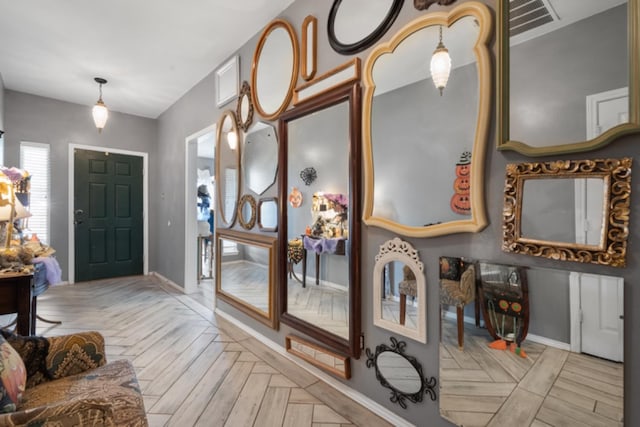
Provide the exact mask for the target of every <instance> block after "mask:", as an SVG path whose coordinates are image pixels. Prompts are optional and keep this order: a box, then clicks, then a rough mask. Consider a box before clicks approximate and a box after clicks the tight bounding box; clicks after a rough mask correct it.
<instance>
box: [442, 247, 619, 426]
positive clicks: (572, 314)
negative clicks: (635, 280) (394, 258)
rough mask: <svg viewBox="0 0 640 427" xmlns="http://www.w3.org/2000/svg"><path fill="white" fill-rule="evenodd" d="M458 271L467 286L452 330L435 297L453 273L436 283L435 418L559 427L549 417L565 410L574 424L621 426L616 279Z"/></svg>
mask: <svg viewBox="0 0 640 427" xmlns="http://www.w3.org/2000/svg"><path fill="white" fill-rule="evenodd" d="M448 258H450V257H448ZM450 259H452V258H450ZM465 262H466V263H467V264H469V263H470V264H471V265H474V266H475V268H476V269H477V275H476V276H475V277H477V280H474V284H475V285H476V293H475V297H474V298H473V299H471V300H469V299H467V300H466V301H465V304H464V305H463V307H464V309H463V318H462V320H463V321H462V322H457V318H456V312H455V303H453V302H452V301H451V300H449V299H447V298H445V297H443V293H445V294H446V292H445V289H444V287H445V286H448V287H449V289H451V288H452V286H453V284H455V283H454V282H455V281H456V280H458V281H459V279H460V274H457V277H458V279H451V280H449V281H447V280H443V279H441V303H442V304H441V310H442V318H441V319H442V322H441V342H440V387H441V388H440V390H441V393H440V397H439V399H440V413H441V415H442V416H443V417H445V418H446V419H448V420H449V421H451V422H453V423H455V424H457V425H478V426H484V425H489V426H500V425H531V423H532V422H533V421H534V420H538V421H542V422H545V423H547V424H549V425H563V422H562V420H566V419H565V418H562V417H563V416H561V415H560V413H563V410H560V411H559V412H557V413H556V412H554V410H553V408H560V406H563V405H565V404H564V403H563V401H569V402H572V405H574V406H572V408H574V409H573V410H572V411H573V412H572V413H573V417H575V419H574V422H576V421H575V420H580V419H582V420H590V422H597V423H598V425H611V426H620V425H622V417H623V401H624V393H623V390H624V380H623V372H624V365H623V316H624V312H623V287H624V283H623V279H622V278H620V277H612V276H604V275H597V274H590V273H579V272H572V271H563V270H553V269H546V268H538V267H528V268H525V267H518V266H511V265H503V264H496V263H491V262H474V261H471V260H465ZM459 265H460V264H459ZM458 273H459V272H458ZM452 277H453V276H452ZM449 282H452V283H449ZM525 284H527V285H528V286H526V287H524V286H523V285H525ZM458 285H460V283H458ZM459 287H460V286H459ZM468 295H471V292H469V293H468ZM476 302H478V304H475V303H476ZM518 304H522V305H521V306H519V305H518ZM479 305H482V306H483V307H482V310H481V311H482V313H483V314H482V316H481V318H482V321H480V319H478V318H477V317H476V316H475V314H476V313H474V311H475V310H477V309H478V308H479ZM525 305H526V307H525ZM525 308H526V309H527V312H528V313H527V317H528V324H527V325H526V326H525V324H524V323H523V318H522V317H518V316H519V314H521V313H523V312H524V310H525ZM489 323H491V325H489ZM460 326H462V328H460ZM489 326H491V328H490V327H489ZM490 330H492V331H493V333H490ZM460 333H462V334H463V336H462V337H460V335H459V334H460ZM496 334H497V335H498V336H496ZM518 337H519V338H518ZM496 338H498V339H496ZM501 339H502V341H503V345H497V343H498V342H500V341H501ZM461 343H462V344H463V345H461ZM558 417H559V418H558ZM582 425H586V421H585V423H584V424H582Z"/></svg>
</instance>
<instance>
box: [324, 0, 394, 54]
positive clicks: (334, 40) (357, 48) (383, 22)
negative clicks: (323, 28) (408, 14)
mask: <svg viewBox="0 0 640 427" xmlns="http://www.w3.org/2000/svg"><path fill="white" fill-rule="evenodd" d="M403 3H404V0H378V1H374V2H372V1H369V0H349V1H345V2H343V1H342V0H334V2H333V6H331V11H330V12H329V21H328V24H327V32H328V34H329V44H330V45H331V47H332V48H333V50H335V51H336V52H338V53H341V54H343V55H352V54H354V53H358V52H361V51H363V50H365V49H366V48H368V47H370V46H373V44H375V42H376V41H378V40H379V39H380V37H382V36H383V35H384V34H385V33H386V32H387V30H389V28H390V27H391V25H392V24H393V22H394V21H395V20H396V18H397V17H398V14H399V13H400V9H402V4H403Z"/></svg>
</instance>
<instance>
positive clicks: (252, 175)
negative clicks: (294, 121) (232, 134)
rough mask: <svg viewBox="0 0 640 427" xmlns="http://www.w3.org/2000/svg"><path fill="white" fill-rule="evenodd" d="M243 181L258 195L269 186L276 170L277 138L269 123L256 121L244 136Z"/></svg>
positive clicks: (273, 179) (272, 181)
mask: <svg viewBox="0 0 640 427" xmlns="http://www.w3.org/2000/svg"><path fill="white" fill-rule="evenodd" d="M242 170H243V174H244V181H245V184H246V185H247V188H249V189H250V190H251V191H253V192H254V193H256V194H258V195H260V194H262V193H264V192H265V191H266V190H267V188H269V187H271V185H273V183H274V182H275V180H276V173H277V172H278V139H277V138H276V129H275V128H274V127H273V126H271V125H270V124H267V123H263V122H257V123H256V124H255V125H253V126H252V127H251V129H249V132H247V133H246V134H245V136H244V147H243V154H242Z"/></svg>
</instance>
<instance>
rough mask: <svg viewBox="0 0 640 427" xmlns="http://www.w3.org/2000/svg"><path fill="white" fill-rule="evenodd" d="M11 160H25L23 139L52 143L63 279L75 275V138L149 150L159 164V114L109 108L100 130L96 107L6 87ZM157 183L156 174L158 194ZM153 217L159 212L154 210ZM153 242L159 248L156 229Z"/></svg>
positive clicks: (54, 218)
mask: <svg viewBox="0 0 640 427" xmlns="http://www.w3.org/2000/svg"><path fill="white" fill-rule="evenodd" d="M5 103H6V104H5V123H6V129H5V131H6V132H7V133H6V135H5V164H6V165H8V166H19V164H20V142H21V141H29V142H40V143H45V144H49V147H50V156H51V204H50V209H51V223H50V229H51V242H47V243H49V244H50V245H51V246H52V247H53V248H55V249H56V257H57V258H58V262H59V263H60V266H61V267H62V279H63V280H67V278H68V277H69V271H68V268H69V267H68V266H69V254H68V232H69V227H68V218H69V209H68V204H69V199H68V197H69V191H68V189H69V188H68V186H69V184H68V182H69V144H82V145H91V146H99V147H110V148H117V149H122V150H129V151H138V152H145V153H149V165H150V169H152V170H153V168H154V167H153V166H152V165H154V164H155V162H156V161H155V151H156V144H155V142H156V140H157V122H156V120H152V119H147V118H142V117H136V116H132V115H128V114H120V113H117V112H114V111H111V112H109V121H108V122H107V125H106V127H105V128H104V130H103V131H102V133H98V131H97V130H96V127H95V125H94V124H93V119H92V117H91V107H89V106H86V105H78V104H71V103H68V102H62V101H58V100H55V99H50V98H43V97H40V96H35V95H29V94H26V93H22V92H15V91H11V90H7V91H6V92H5ZM157 188H158V187H157V185H156V184H155V183H154V182H153V181H152V180H150V181H149V192H150V195H151V197H152V198H153V195H154V193H155V192H156V191H157ZM149 214H150V216H151V217H153V216H154V214H153V212H150V213H149ZM149 243H150V244H149V246H150V248H151V251H153V248H154V246H156V245H155V244H154V238H153V232H151V233H150V242H149Z"/></svg>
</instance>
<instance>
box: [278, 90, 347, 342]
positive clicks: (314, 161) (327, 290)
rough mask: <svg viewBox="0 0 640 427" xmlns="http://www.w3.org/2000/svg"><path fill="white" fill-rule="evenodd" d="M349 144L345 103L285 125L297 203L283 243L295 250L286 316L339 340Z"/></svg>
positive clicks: (343, 329) (343, 321) (343, 316)
mask: <svg viewBox="0 0 640 427" xmlns="http://www.w3.org/2000/svg"><path fill="white" fill-rule="evenodd" d="M349 141H350V139H349V104H348V103H346V102H343V103H340V104H337V105H334V106H332V107H328V108H326V109H323V110H320V111H318V112H315V113H312V114H309V115H307V116H303V117H301V118H298V119H296V120H292V121H290V122H289V125H288V165H289V166H288V171H287V173H288V177H287V178H288V180H287V182H288V185H289V187H292V186H296V187H297V189H298V191H300V193H301V196H302V202H301V204H300V205H299V207H294V206H296V205H297V203H289V204H288V206H287V227H288V230H287V236H288V240H289V242H290V245H292V246H293V247H294V248H295V247H297V248H298V250H297V251H296V253H297V254H298V257H294V258H290V261H291V262H290V263H289V266H290V271H291V272H292V274H290V275H288V277H289V279H288V299H287V311H288V312H289V313H290V314H292V315H294V316H296V317H299V318H300V319H303V320H305V321H307V322H310V323H312V324H314V325H317V326H319V327H321V328H323V329H325V330H327V331H329V332H331V333H333V334H335V335H338V336H340V337H342V338H348V333H349V256H347V254H349V253H350V250H349V245H350V242H349V238H348V236H349V229H348V223H349V222H348V215H349V163H348V162H349V144H350V143H349ZM308 167H314V168H315V171H316V177H315V179H313V180H309V179H308V180H307V182H309V185H306V184H305V182H304V181H303V176H304V175H305V174H304V173H303V174H302V176H301V171H303V170H304V169H305V168H308ZM296 261H297V262H296ZM296 279H298V280H296Z"/></svg>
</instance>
